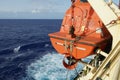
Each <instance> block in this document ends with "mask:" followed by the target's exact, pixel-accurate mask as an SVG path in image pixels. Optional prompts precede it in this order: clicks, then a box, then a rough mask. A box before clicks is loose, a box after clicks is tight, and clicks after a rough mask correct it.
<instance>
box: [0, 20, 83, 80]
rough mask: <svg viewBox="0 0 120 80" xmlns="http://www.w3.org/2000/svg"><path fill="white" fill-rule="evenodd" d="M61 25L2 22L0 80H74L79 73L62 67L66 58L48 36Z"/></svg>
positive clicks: (45, 22) (47, 22) (40, 21)
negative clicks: (54, 46) (58, 51)
mask: <svg viewBox="0 0 120 80" xmlns="http://www.w3.org/2000/svg"><path fill="white" fill-rule="evenodd" d="M61 22H62V20H61V19H1V20H0V80H73V78H74V77H75V75H77V74H76V71H75V70H72V71H69V70H67V69H65V68H64V67H63V65H62V59H63V56H62V55H60V54H58V53H57V52H56V51H55V50H54V48H53V47H52V45H51V42H50V40H49V37H48V34H49V33H52V32H57V31H59V29H60V26H61ZM80 67H81V66H80ZM79 69H80V68H79ZM78 71H79V70H78Z"/></svg>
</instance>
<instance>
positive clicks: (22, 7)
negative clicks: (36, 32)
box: [0, 0, 119, 19]
mask: <svg viewBox="0 0 120 80" xmlns="http://www.w3.org/2000/svg"><path fill="white" fill-rule="evenodd" d="M115 1H119V0H115ZM70 5H71V0H0V19H62V18H63V16H64V13H65V11H66V9H68V8H69V6H70Z"/></svg>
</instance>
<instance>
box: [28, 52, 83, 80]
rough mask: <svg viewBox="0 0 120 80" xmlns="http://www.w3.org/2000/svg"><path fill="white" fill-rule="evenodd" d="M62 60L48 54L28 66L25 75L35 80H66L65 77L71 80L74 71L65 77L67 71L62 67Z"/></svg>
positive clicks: (52, 54) (53, 54) (57, 56)
mask: <svg viewBox="0 0 120 80" xmlns="http://www.w3.org/2000/svg"><path fill="white" fill-rule="evenodd" d="M62 60H63V56H62V55H60V54H56V53H48V54H46V55H45V56H43V57H42V58H40V60H37V61H36V62H34V63H32V64H31V65H29V66H28V69H27V75H28V76H29V78H30V77H31V78H32V79H35V80H66V77H67V78H69V79H68V80H73V78H74V77H75V75H76V72H75V70H72V71H69V73H68V76H67V71H68V70H66V69H65V68H64V67H63V65H62ZM80 67H81V66H80ZM80 67H79V69H80Z"/></svg>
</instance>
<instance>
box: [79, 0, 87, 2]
mask: <svg viewBox="0 0 120 80" xmlns="http://www.w3.org/2000/svg"><path fill="white" fill-rule="evenodd" d="M80 1H81V2H88V1H87V0H80Z"/></svg>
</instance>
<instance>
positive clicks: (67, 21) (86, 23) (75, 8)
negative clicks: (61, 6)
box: [49, 0, 112, 68]
mask: <svg viewBox="0 0 120 80" xmlns="http://www.w3.org/2000/svg"><path fill="white" fill-rule="evenodd" d="M71 26H73V28H74V30H73V31H72V32H73V33H72V34H70V29H71ZM49 36H50V40H51V42H52V45H53V47H54V48H55V49H56V51H57V52H58V53H60V54H63V55H69V56H72V57H73V58H74V59H76V60H79V59H81V58H85V57H87V56H90V55H92V54H95V49H96V48H101V49H102V50H104V49H105V48H106V46H107V43H108V42H109V41H111V39H112V36H111V34H110V33H109V32H108V30H107V29H106V28H105V26H104V24H103V22H102V21H101V20H100V18H99V17H98V15H97V14H96V12H95V11H94V10H93V9H92V7H91V6H90V4H89V3H87V2H86V3H84V2H80V1H79V0H76V2H74V3H73V4H72V6H71V7H70V8H69V9H68V10H67V11H66V13H65V16H64V18H63V22H62V25H61V28H60V31H59V32H55V33H51V34H49ZM76 38H78V39H76ZM71 42H72V43H71ZM71 45H72V48H70V46H71ZM71 49H72V51H71ZM71 67H72V66H71ZM72 68H73V67H72Z"/></svg>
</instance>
